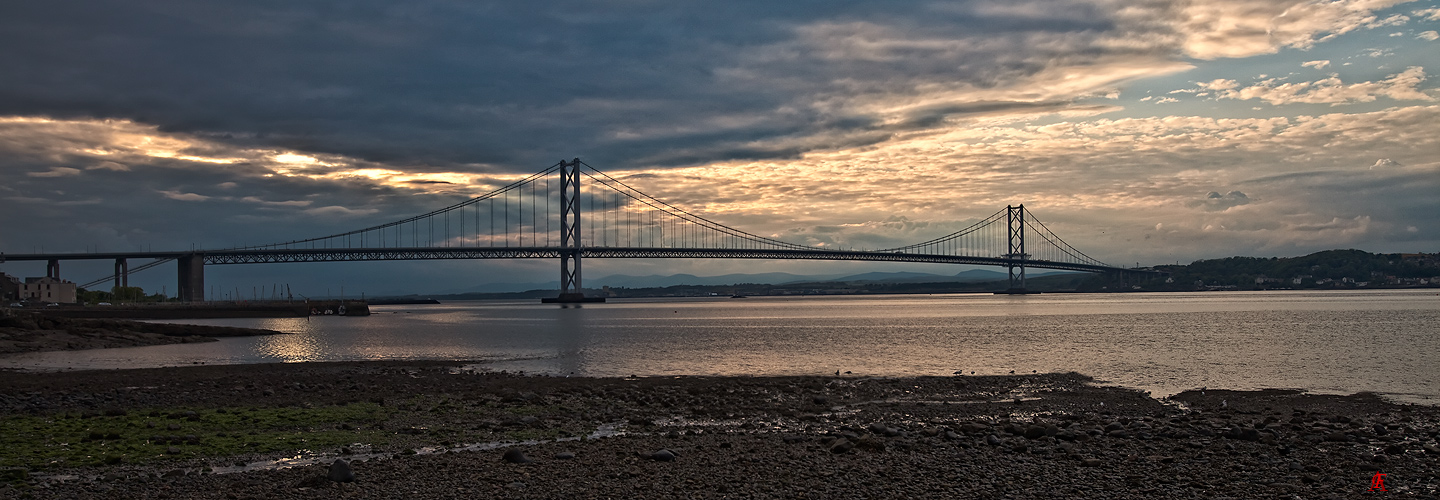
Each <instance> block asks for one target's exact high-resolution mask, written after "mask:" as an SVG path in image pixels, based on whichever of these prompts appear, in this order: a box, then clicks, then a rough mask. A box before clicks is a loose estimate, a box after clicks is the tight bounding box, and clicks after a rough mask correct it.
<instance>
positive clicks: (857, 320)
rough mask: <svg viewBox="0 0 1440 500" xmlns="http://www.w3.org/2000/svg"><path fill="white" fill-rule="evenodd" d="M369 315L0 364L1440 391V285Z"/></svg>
mask: <svg viewBox="0 0 1440 500" xmlns="http://www.w3.org/2000/svg"><path fill="white" fill-rule="evenodd" d="M372 309H373V312H374V313H375V314H374V315H373V316H370V317H365V318H349V317H335V316H329V317H316V318H312V319H309V320H307V319H305V318H285V319H232V320H197V321H193V322H195V323H203V324H214V325H230V326H252V327H259V328H268V329H273V330H278V331H283V332H290V333H291V334H290V335H283V336H272V337H253V338H233V339H224V340H222V341H220V342H215V343H205V344H184V345H173V346H154V347H142V348H131V349H107V350H96V351H74V352H60V353H33V354H25V355H18V356H7V357H0V368H5V367H11V368H14V367H24V368H50V369H65V368H119V367H143V366H172V365H183V364H191V363H261V362H275V361H338V360H375V359H462V360H481V361H486V362H487V366H490V367H491V368H493V369H497V370H498V369H509V370H525V371H529V372H544V373H551V374H557V375H569V374H572V373H573V374H577V375H589V376H625V375H632V374H634V375H680V374H701V375H799V374H826V373H830V374H833V373H834V372H835V371H836V370H841V371H852V372H854V373H855V374H857V375H949V374H951V373H952V372H954V371H956V370H963V371H965V372H966V373H969V372H971V371H974V372H976V373H977V374H1002V373H1008V372H1009V371H1011V370H1015V371H1016V372H1017V373H1030V372H1031V371H1040V372H1051V371H1078V372H1081V373H1085V374H1089V375H1092V376H1095V377H1097V378H1099V379H1101V380H1106V381H1110V382H1114V383H1119V384H1122V385H1127V386H1132V387H1140V388H1143V389H1147V390H1151V391H1152V392H1154V393H1155V394H1157V395H1163V394H1169V393H1173V392H1177V391H1180V390H1184V389H1188V388H1192V387H1200V386H1209V387H1227V388H1236V389H1250V388H1259V387H1300V388H1308V389H1312V390H1319V391H1327V392H1355V391H1361V390H1368V391H1375V392H1381V393H1389V394H1410V395H1413V396H1414V397H1417V398H1424V397H1436V398H1440V373H1437V372H1436V371H1435V370H1433V368H1431V367H1433V366H1435V365H1436V363H1437V362H1440V336H1436V335H1434V334H1433V325H1435V324H1440V300H1437V296H1436V295H1435V294H1434V292H1424V291H1382V292H1343V293H1334V292H1328V293H1327V292H1267V293H1253V292H1233V293H1232V292H1211V293H1195V294H1183V293H1176V294H1112V295H1079V294H1070V295H1066V294H1055V295H1040V296H1027V297H1024V298H1023V299H1017V298H1016V297H1008V296H998V297H997V296H991V295H936V296H869V297H773V298H771V297H752V298H749V299H746V300H743V301H737V300H730V299H728V298H722V299H650V300H621V301H614V302H611V303H608V304H595V305H591V306H588V307H583V308H581V307H574V306H570V307H557V306H555V305H542V304H537V303H532V302H529V301H523V302H522V301H514V302H503V301H484V302H456V303H447V304H439V305H425V306H376V307H374V308H372Z"/></svg>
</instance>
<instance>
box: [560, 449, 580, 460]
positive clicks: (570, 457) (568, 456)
mask: <svg viewBox="0 0 1440 500" xmlns="http://www.w3.org/2000/svg"><path fill="white" fill-rule="evenodd" d="M555 459H556V460H574V459H575V454H574V453H570V452H568V451H562V452H560V453H556V454H555Z"/></svg>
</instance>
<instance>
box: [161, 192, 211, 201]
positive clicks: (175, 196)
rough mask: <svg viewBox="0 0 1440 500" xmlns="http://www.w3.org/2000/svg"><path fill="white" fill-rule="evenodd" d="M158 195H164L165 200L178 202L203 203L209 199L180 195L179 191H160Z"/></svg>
mask: <svg viewBox="0 0 1440 500" xmlns="http://www.w3.org/2000/svg"><path fill="white" fill-rule="evenodd" d="M160 194H162V195H165V197H166V198H169V199H172V200H178V201H205V200H208V199H210V197H209V196H205V195H203V194H195V193H181V192H179V191H160Z"/></svg>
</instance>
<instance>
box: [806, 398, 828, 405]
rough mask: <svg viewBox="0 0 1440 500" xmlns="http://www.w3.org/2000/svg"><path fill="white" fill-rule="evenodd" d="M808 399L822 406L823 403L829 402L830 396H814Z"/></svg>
mask: <svg viewBox="0 0 1440 500" xmlns="http://www.w3.org/2000/svg"><path fill="white" fill-rule="evenodd" d="M810 401H812V402H814V403H815V404H816V405H820V406H824V405H825V403H829V402H830V398H827V397H825V396H815V398H814V399H811V400H810Z"/></svg>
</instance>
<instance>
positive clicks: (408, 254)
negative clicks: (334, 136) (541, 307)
mask: <svg viewBox="0 0 1440 500" xmlns="http://www.w3.org/2000/svg"><path fill="white" fill-rule="evenodd" d="M582 180H583V181H585V182H582ZM614 258H630V259H656V258H712V259H716V258H718V259H776V260H796V259H803V260H852V261H882V262H927V263H941V264H972V265H986V266H1000V267H1005V268H1007V269H1008V270H1009V277H1010V290H1011V291H1013V292H1017V293H1019V292H1024V290H1025V270H1026V269H1027V268H1045V269H1061V270H1072V271H1087V272H1120V273H1126V272H1143V271H1138V270H1134V269H1125V268H1120V267H1115V266H1111V265H1108V264H1105V263H1103V262H1100V261H1099V260H1096V259H1094V258H1091V257H1090V256H1088V255H1086V254H1085V253H1083V252H1081V251H1079V250H1077V249H1076V248H1075V247H1073V246H1071V245H1070V244H1068V243H1066V242H1065V241H1064V240H1062V239H1060V237H1059V236H1057V235H1056V234H1055V233H1054V232H1052V231H1051V230H1050V229H1049V228H1047V227H1046V226H1045V225H1044V224H1043V223H1041V222H1040V221H1039V219H1037V218H1035V216H1034V214H1032V213H1031V212H1030V211H1029V210H1028V209H1026V208H1025V206H1024V205H1018V206H1007V207H1005V208H1002V209H999V210H998V211H996V212H995V213H992V214H990V215H989V216H987V217H985V218H983V219H981V220H979V221H978V222H975V223H974V224H971V225H970V226H968V227H966V228H964V229H961V230H959V231H955V232H953V233H950V234H947V235H944V236H941V237H938V238H934V239H931V240H927V241H923V242H919V243H914V244H911V245H905V246H900V247H895V248H884V249H876V250H854V249H838V248H827V247H822V246H808V245H802V244H797V243H791V242H786V241H782V240H779V239H776V238H770V237H765V236H760V235H756V234H753V233H749V232H746V231H743V230H740V229H736V228H732V227H729V226H726V225H724V224H720V223H718V222H715V221H713V220H710V219H708V218H706V217H704V216H701V215H698V214H695V213H692V212H689V211H686V210H684V209H681V208H679V207H676V206H674V205H671V204H669V203H666V202H665V201H662V200H660V199H657V198H655V197H652V196H650V195H647V194H645V193H642V192H640V191H639V190H637V189H635V188H634V187H632V186H630V185H628V184H626V183H625V182H623V181H622V180H620V179H616V178H615V177H611V176H610V175H607V174H606V173H604V172H602V171H600V170H598V169H596V168H594V167H591V166H590V165H588V164H586V163H584V162H582V161H580V159H579V158H576V159H573V160H569V161H560V162H558V163H556V164H554V165H551V166H550V167H549V168H546V169H544V170H541V171H540V172H537V173H535V174H533V175H530V176H527V177H524V178H522V179H520V180H517V181H515V182H512V183H510V184H508V185H505V186H502V187H500V188H498V189H495V190H494V191H491V192H489V193H486V194H484V195H481V196H478V197H474V198H471V199H468V200H466V201H463V202H461V203H457V204H454V205H450V206H447V207H444V208H441V209H438V210H434V211H431V212H428V213H424V214H420V215H416V216H413V217H408V218H405V219H401V220H397V221H393V222H388V223H385V224H380V225H375V226H370V227H366V228H363V229H356V230H353V231H348V232H343V233H338V234H331V235H328V236H320V237H315V238H307V239H299V240H292V241H286V242H282V243H273V244H267V245H257V246H245V247H235V248H226V249H218V250H188V251H171V252H148V251H147V252H109V253H57V254H39V253H37V254H10V255H5V254H0V262H5V261H46V262H47V266H46V276H49V277H52V278H56V279H58V278H59V277H60V262H61V261H66V260H96V259H106V260H108V259H113V260H114V261H115V273H114V274H113V275H111V276H107V277H104V278H101V279H97V280H94V281H91V282H88V283H84V284H82V285H81V287H82V288H89V287H93V286H97V285H100V284H103V283H105V282H107V281H112V280H113V282H114V286H117V287H120V286H128V281H129V275H130V274H131V273H135V272H140V271H143V270H146V269H150V268H154V267H157V266H160V265H164V264H167V263H171V262H174V263H175V265H176V266H177V269H178V272H177V276H178V281H179V287H178V290H179V298H180V299H181V300H183V301H187V302H199V301H204V300H205V266H207V265H227V264H269V263H297V262H344V261H376V260H434V259H558V260H559V261H560V293H559V295H558V296H557V297H556V298H554V299H546V301H549V302H587V301H603V298H597V297H585V296H584V295H583V293H582V291H581V285H582V281H581V265H582V262H583V261H584V260H585V259H614ZM141 259H153V260H151V261H150V262H147V263H144V264H142V265H139V266H137V267H135V268H133V269H131V268H130V267H129V262H130V261H131V260H141Z"/></svg>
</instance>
